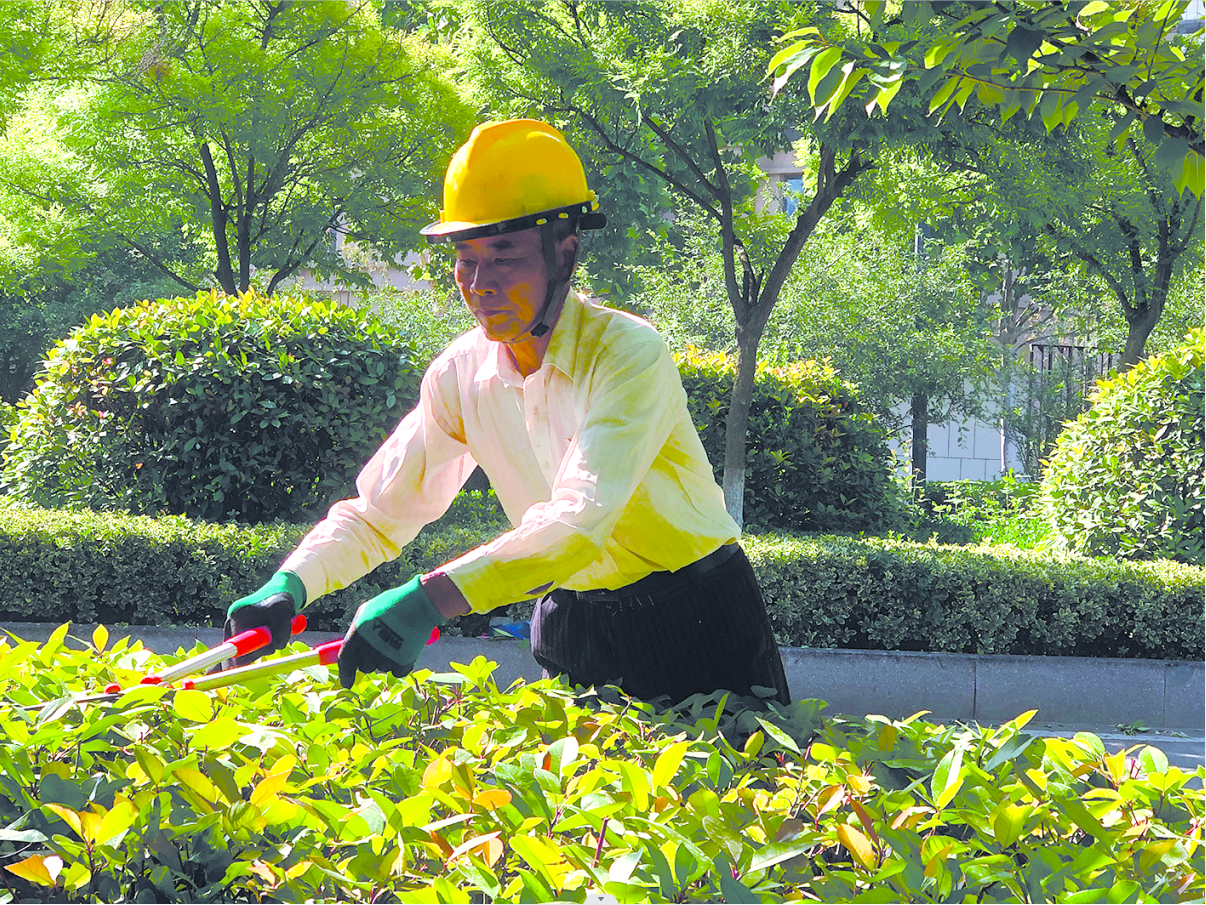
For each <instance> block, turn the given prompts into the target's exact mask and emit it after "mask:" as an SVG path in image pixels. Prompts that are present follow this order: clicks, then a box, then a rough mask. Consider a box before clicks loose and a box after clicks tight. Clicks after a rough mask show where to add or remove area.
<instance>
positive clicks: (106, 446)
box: [4, 293, 417, 522]
mask: <svg viewBox="0 0 1206 905" xmlns="http://www.w3.org/2000/svg"><path fill="white" fill-rule="evenodd" d="M416 397H417V375H416V373H415V370H414V368H413V365H412V363H411V360H410V351H409V349H408V348H407V347H405V346H404V345H402V344H401V343H399V342H398V341H397V338H396V337H395V336H394V335H392V334H391V333H389V332H388V331H387V330H385V329H384V328H382V327H381V326H380V325H378V324H377V323H376V321H375V320H374V319H373V318H372V317H371V316H369V315H366V314H365V313H363V312H358V311H354V310H352V309H349V308H344V307H341V306H339V305H337V304H335V303H332V302H320V301H307V300H304V299H292V298H284V297H279V296H278V297H275V298H271V299H269V298H263V297H260V296H257V295H255V294H247V295H244V296H240V297H238V298H227V297H225V296H223V295H221V294H219V293H200V294H198V295H197V296H196V297H195V298H177V299H163V300H159V301H153V302H142V303H139V304H137V305H134V306H132V307H130V308H124V309H118V310H115V311H113V312H112V313H110V314H108V315H103V316H102V315H96V316H94V317H93V318H92V319H91V320H90V321H89V322H88V323H86V324H85V325H84V326H83V327H81V328H79V329H78V330H76V331H75V332H73V333H72V334H71V335H70V336H69V337H68V338H67V339H65V340H63V341H62V342H60V343H59V344H58V345H56V346H55V348H54V349H53V350H52V351H51V352H50V355H49V358H48V359H47V361H46V362H45V363H44V365H43V370H42V373H41V375H40V376H39V378H38V382H37V387H36V389H35V390H34V392H33V393H32V394H30V395H29V396H28V397H27V398H26V399H25V400H24V401H23V402H22V403H21V406H20V411H21V417H20V421H19V423H18V425H17V429H16V432H15V433H14V435H13V442H12V443H11V445H10V446H9V448H8V450H7V451H6V454H5V465H4V480H5V482H6V484H7V486H8V490H9V493H10V494H12V495H13V496H14V497H15V498H18V499H21V500H25V501H30V502H36V503H39V504H43V505H84V506H91V507H95V508H122V509H129V510H130V511H133V512H142V513H155V512H168V513H177V514H181V513H182V514H186V515H189V516H193V517H198V518H207V519H214V520H224V519H239V520H242V521H247V522H262V521H268V520H271V519H274V518H288V519H298V520H301V519H305V518H312V517H314V515H316V514H317V513H318V512H320V511H322V510H323V509H325V507H326V506H327V505H328V504H329V503H330V502H332V501H333V500H335V499H338V498H340V497H343V496H346V495H347V493H348V491H349V489H350V488H351V487H352V486H353V482H354V480H355V476H356V474H357V473H358V472H359V470H360V467H361V466H362V465H363V463H364V461H365V460H366V459H367V458H368V457H369V456H370V455H371V454H372V452H373V451H374V450H375V449H376V447H377V446H378V445H379V443H380V442H381V440H382V439H383V438H384V437H385V436H386V435H387V434H388V433H389V431H390V430H392V429H393V427H394V426H395V425H396V424H397V422H398V420H399V419H400V418H401V416H402V415H403V414H404V413H405V412H406V410H407V409H408V408H409V407H410V406H411V405H412V404H413V403H414V400H415V398H416Z"/></svg>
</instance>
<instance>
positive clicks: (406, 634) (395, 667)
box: [339, 575, 445, 688]
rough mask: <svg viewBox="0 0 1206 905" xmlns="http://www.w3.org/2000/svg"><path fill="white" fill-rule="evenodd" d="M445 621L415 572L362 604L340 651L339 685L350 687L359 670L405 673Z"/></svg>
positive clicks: (412, 666) (412, 667) (395, 673)
mask: <svg viewBox="0 0 1206 905" xmlns="http://www.w3.org/2000/svg"><path fill="white" fill-rule="evenodd" d="M444 621H445V620H444V617H443V616H441V615H440V613H439V611H438V610H436V608H435V607H434V606H432V605H431V601H430V600H429V599H428V597H427V594H426V592H424V590H423V586H422V584H420V583H419V576H418V575H416V576H415V577H414V578H412V579H411V580H410V581H408V582H407V583H406V584H404V585H402V587H400V588H394V589H393V590H391V591H386V592H385V593H384V594H378V595H377V596H376V597H374V598H373V599H372V600H369V601H368V602H366V603H363V604H361V606H360V609H358V610H357V611H356V615H355V616H353V617H352V624H351V626H350V627H349V628H348V633H347V634H346V635H344V638H343V647H342V648H341V649H340V651H339V684H340V685H342V686H343V687H344V688H351V687H352V684H353V683H354V682H355V681H356V673H358V672H390V673H393V674H394V675H395V676H404V675H406V674H407V673H408V672H410V671H411V670H412V669H414V665H415V661H416V660H418V659H419V654H421V653H422V652H423V648H424V647H426V646H427V644H428V643H429V642H430V641H431V640H433V638H434V636H435V634H436V632H435V629H436V627H437V626H440V625H443V624H444Z"/></svg>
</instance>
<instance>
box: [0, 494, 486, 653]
mask: <svg viewBox="0 0 1206 905" xmlns="http://www.w3.org/2000/svg"><path fill="white" fill-rule="evenodd" d="M481 508H482V507H481V505H480V503H478V502H477V501H474V500H461V501H458V503H457V504H454V507H453V509H452V510H450V512H449V514H448V516H446V517H445V519H443V520H441V522H440V523H439V524H438V525H437V526H433V527H431V528H428V529H426V530H424V531H423V532H421V533H420V534H419V536H418V537H417V538H416V539H415V540H414V541H413V542H411V543H410V544H409V545H408V546H407V547H406V548H405V550H403V552H402V555H401V556H399V557H398V558H397V559H396V560H394V561H393V562H388V563H384V564H382V565H381V566H378V567H377V568H376V569H375V570H374V571H373V572H372V573H370V574H369V575H366V576H365V577H364V578H361V579H360V580H359V581H358V582H356V583H355V584H354V585H352V586H351V587H348V588H344V589H343V590H341V591H336V592H335V593H333V594H328V595H326V596H325V597H320V598H319V599H318V600H317V601H315V602H314V603H313V604H312V605H310V606H308V607H307V608H306V616H307V617H308V619H309V622H310V628H312V629H315V630H320V631H340V632H342V631H343V630H344V629H346V628H347V625H348V622H349V621H350V619H351V616H352V614H353V613H355V611H356V608H357V607H358V606H359V605H360V604H362V603H363V602H364V601H365V600H367V599H369V598H370V597H373V596H375V595H376V594H379V593H381V592H382V591H385V590H388V589H389V588H393V587H397V586H398V585H401V584H403V583H404V582H406V581H408V580H409V579H410V577H411V576H412V575H414V574H415V573H417V572H427V571H430V570H432V569H434V568H435V567H436V566H439V565H443V564H444V563H446V562H448V561H449V560H451V559H455V558H456V557H457V556H460V555H461V554H462V553H464V552H465V551H467V550H470V549H472V548H473V547H476V546H477V545H479V544H482V543H485V542H486V541H489V540H492V539H494V538H495V537H497V536H498V535H499V534H501V533H502V532H503V531H505V530H507V527H508V526H507V525H506V524H505V522H503V521H501V518H502V516H501V514H497V515H496V514H494V513H493V511H491V512H490V514H488V515H484V516H478V514H477V513H478V510H480V509H481ZM460 509H466V510H468V511H469V513H470V514H469V515H468V516H466V515H464V514H462V513H460V512H459V511H458V510H460ZM309 527H310V526H309V525H298V524H287V523H284V522H275V523H272V524H268V525H258V526H255V527H250V526H238V525H232V524H209V523H204V522H194V521H190V520H188V519H187V518H184V517H181V516H163V517H160V518H150V517H147V516H138V515H125V514H117V513H93V512H87V511H83V512H70V511H65V510H46V509H25V508H18V507H13V506H11V505H0V621H3V620H11V621H17V622H29V621H37V622H66V621H73V622H105V623H110V624H112V623H128V624H131V625H218V626H220V625H221V624H222V622H223V620H224V618H225V614H226V608H227V606H229V604H230V602H231V601H232V600H234V599H236V598H237V597H241V596H242V595H243V594H246V593H248V592H250V591H252V590H254V589H255V588H257V587H259V586H260V585H261V584H263V583H264V582H265V581H266V580H267V579H268V577H269V576H270V575H272V573H273V572H275V571H276V569H277V568H278V567H279V566H280V563H281V561H282V560H283V559H284V558H285V556H286V555H287V554H288V552H289V551H290V550H292V549H293V548H294V547H295V546H296V545H297V543H298V542H299V541H300V540H301V539H302V537H303V536H305V534H306V531H307V530H308V529H309ZM461 618H463V619H471V618H472V617H461ZM458 626H459V620H458V621H456V622H453V623H452V624H451V626H450V627H451V629H452V631H453V632H456V631H457V629H458Z"/></svg>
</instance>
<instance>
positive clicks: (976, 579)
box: [0, 501, 1206, 660]
mask: <svg viewBox="0 0 1206 905" xmlns="http://www.w3.org/2000/svg"><path fill="white" fill-rule="evenodd" d="M468 505H471V504H469V503H466V502H464V501H462V502H461V503H459V504H458V507H460V511H457V510H454V511H453V512H452V513H451V516H450V517H446V520H445V521H444V522H443V523H441V524H440V525H437V526H433V527H431V528H428V529H427V530H425V531H424V532H423V533H422V534H420V535H419V537H418V538H417V539H416V540H415V541H414V542H413V543H412V544H410V545H409V546H408V547H407V548H406V549H405V550H404V551H403V554H402V556H401V557H399V558H398V560H395V561H394V562H392V563H387V564H385V565H383V566H381V567H379V568H378V569H377V570H376V571H374V572H373V573H372V574H370V575H368V576H366V577H365V578H363V579H361V580H360V581H359V582H357V583H356V584H355V585H354V586H352V587H351V588H346V589H344V590H343V591H340V592H338V593H336V594H331V595H329V596H327V597H324V598H321V599H319V600H318V601H316V602H315V603H314V605H313V606H311V607H310V608H309V610H308V611H307V612H308V615H309V616H310V617H311V625H312V626H313V627H314V628H316V629H322V630H337V629H339V628H340V627H342V626H344V625H346V624H347V618H348V616H349V615H350V614H351V612H352V611H353V610H354V609H355V607H356V606H357V605H359V604H360V603H361V602H362V601H364V600H365V599H367V598H368V597H370V596H372V595H374V594H376V593H378V592H379V591H381V590H384V589H385V588H388V587H392V586H394V585H397V584H400V583H401V582H403V581H405V580H406V579H407V578H409V577H410V576H411V575H412V574H414V573H415V572H419V571H426V570H428V569H431V568H433V567H435V566H437V565H439V564H441V563H444V562H447V561H448V560H449V559H451V558H453V557H454V556H456V555H458V554H459V553H461V552H462V551H464V550H467V549H469V548H470V547H473V546H475V545H476V544H479V543H482V542H483V541H485V540H488V539H490V538H492V537H494V536H496V535H497V534H498V533H499V532H500V531H502V530H504V529H505V525H504V524H503V523H501V522H499V521H497V520H495V519H492V518H489V517H482V516H481V515H480V513H476V512H475V513H471V514H470V515H469V516H466V515H465V513H464V511H463V509H464V507H466V506H468ZM305 531H306V526H302V525H289V524H275V525H265V526H257V527H238V526H234V525H230V524H225V525H213V524H205V523H200V522H190V521H188V520H187V519H184V518H182V517H164V518H149V517H144V516H125V515H114V514H100V513H93V512H68V511H64V510H42V509H20V508H13V507H11V506H3V505H0V621H18V622H20V621H36V622H67V621H73V622H85V623H89V622H101V623H107V624H114V623H127V624H135V625H139V624H141V625H173V624H184V625H200V624H211V625H218V624H220V623H221V617H222V613H223V612H224V609H225V605H226V603H227V602H228V601H230V600H231V599H233V598H234V597H236V596H238V595H240V594H242V593H245V592H246V591H247V590H249V589H251V588H254V587H256V586H258V584H259V583H260V582H261V581H263V580H264V579H265V578H266V577H267V576H268V575H269V574H271V573H272V571H273V570H274V569H275V568H276V567H277V565H278V564H279V563H280V562H281V560H282V559H283V558H284V556H285V554H286V553H287V552H288V551H289V550H290V549H292V547H293V545H294V544H296V542H297V541H298V540H299V539H300V538H301V536H302V535H303V534H304V533H305ZM743 545H744V546H745V548H746V550H747V552H748V553H749V556H750V560H751V562H752V563H753V565H754V569H755V571H756V572H757V574H758V577H759V581H760V582H761V584H762V587H763V590H764V591H765V594H766V598H767V601H768V605H769V610H770V614H771V621H772V624H773V625H774V627H775V632H776V635H777V637H778V639H779V643H780V644H783V645H788V646H793V647H814V648H855V649H871V650H930V651H946V652H955V653H986V654H1029V655H1053V656H1107V657H1139V658H1153V659H1184V660H1201V659H1202V658H1203V632H1204V628H1203V609H1202V587H1203V576H1204V574H1206V573H1204V570H1203V569H1202V568H1201V567H1198V566H1189V565H1184V564H1179V563H1172V562H1146V563H1116V562H1112V561H1108V560H1091V559H1079V558H1075V557H1052V556H1049V555H1041V554H1037V553H1031V552H1027V551H1020V550H1016V549H1014V548H1011V547H1007V546H998V547H951V546H939V545H933V544H914V543H909V542H905V541H894V540H886V539H878V538H865V537H849V536H817V535H814V536H791V535H782V534H779V535H775V534H767V535H751V536H747V537H746V538H745V539H744V540H743ZM456 628H457V626H454V630H455V629H456Z"/></svg>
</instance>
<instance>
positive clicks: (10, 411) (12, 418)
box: [0, 400, 17, 456]
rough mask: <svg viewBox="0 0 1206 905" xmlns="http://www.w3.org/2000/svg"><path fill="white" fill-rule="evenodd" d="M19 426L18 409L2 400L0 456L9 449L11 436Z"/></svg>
mask: <svg viewBox="0 0 1206 905" xmlns="http://www.w3.org/2000/svg"><path fill="white" fill-rule="evenodd" d="M16 426H17V408H16V406H13V405H9V404H8V403H7V402H4V401H2V400H0V456H3V455H4V450H5V449H7V448H8V438H9V434H10V433H12V429H13V428H14V427H16Z"/></svg>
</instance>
